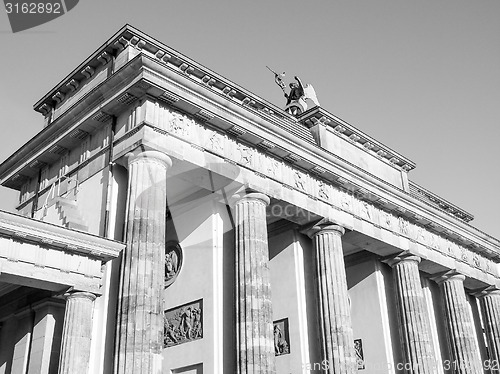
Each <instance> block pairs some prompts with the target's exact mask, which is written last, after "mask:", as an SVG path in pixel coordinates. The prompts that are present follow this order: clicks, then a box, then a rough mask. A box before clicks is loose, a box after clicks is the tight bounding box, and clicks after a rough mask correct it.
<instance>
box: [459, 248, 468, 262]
mask: <svg viewBox="0 0 500 374" xmlns="http://www.w3.org/2000/svg"><path fill="white" fill-rule="evenodd" d="M460 257H461V258H462V261H464V262H467V261H468V259H469V254H468V251H467V249H465V248H464V247H460Z"/></svg>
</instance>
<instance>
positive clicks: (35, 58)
mask: <svg viewBox="0 0 500 374" xmlns="http://www.w3.org/2000/svg"><path fill="white" fill-rule="evenodd" d="M499 17H500V1H498V0H476V1H470V0H468V1H463V0H440V1H430V0H421V1H402V0H393V1H385V0H377V1H374V0H349V1H347V0H346V1H337V0H325V1H322V0H314V1H308V2H306V1H301V2H299V1H295V0H293V1H292V0H286V1H259V0H254V1H234V0H233V1H221V0H217V1H209V0H201V1H190V0H182V1H157V2H153V1H148V0H145V1H135V2H131V1H129V0H125V1H117V0H108V1H97V0H82V1H80V2H79V4H78V5H77V6H76V7H75V8H74V9H73V10H71V11H70V12H69V13H68V14H66V15H64V16H62V17H60V18H58V19H56V20H54V21H52V22H49V23H47V24H44V25H42V26H39V27H37V28H35V29H31V30H28V31H25V32H21V33H17V34H12V33H11V31H10V26H9V24H8V19H7V14H6V13H2V14H0V45H1V47H2V58H1V59H0V113H2V121H1V123H0V129H1V134H2V137H3V141H2V147H1V149H0V160H1V161H3V160H5V158H7V157H8V156H9V155H10V154H12V153H13V152H15V150H16V149H18V148H19V147H20V146H21V145H23V144H24V143H25V142H26V141H28V140H29V139H30V138H31V137H32V136H34V135H35V134H36V133H37V132H38V131H40V130H41V129H42V126H43V122H42V116H41V115H40V114H38V113H36V112H34V111H33V109H32V106H33V104H34V103H35V102H36V101H38V99H40V98H41V97H42V96H43V95H44V94H45V93H46V92H47V91H49V90H50V89H51V88H52V87H54V86H55V85H56V84H57V83H58V82H59V81H60V80H61V79H62V78H64V77H65V76H66V75H67V74H68V73H69V72H70V71H72V70H73V69H74V68H75V67H76V66H77V65H78V64H79V63H80V62H82V61H83V60H84V59H85V58H86V57H88V56H89V55H90V54H91V53H92V52H93V51H94V50H96V49H97V48H98V47H99V46H100V45H101V44H102V43H103V42H105V41H106V40H107V39H108V38H109V37H110V36H111V35H112V34H114V33H115V32H116V31H118V30H119V29H120V28H121V27H122V26H123V25H124V24H125V23H129V24H131V25H132V26H135V27H137V28H139V29H141V30H142V31H144V32H145V33H147V34H149V35H151V36H153V37H155V38H156V39H158V40H160V41H162V42H164V43H165V44H167V45H169V46H170V47H173V48H175V49H177V50H178V51H179V52H181V53H183V54H185V55H187V56H188V57H190V58H192V59H194V60H196V61H198V62H200V63H201V64H203V65H205V66H206V67H208V68H210V69H212V70H214V71H216V72H217V73H219V74H221V75H223V76H225V77H226V78H228V79H230V80H232V81H234V82H235V83H237V84H239V85H241V86H243V87H245V88H247V89H249V90H250V91H252V92H253V93H255V94H257V95H259V96H261V97H262V98H264V99H266V100H268V101H270V102H272V103H274V104H276V105H279V106H281V105H282V104H284V98H283V96H282V93H281V91H280V89H279V88H278V87H277V86H276V85H275V83H274V81H273V76H272V74H271V73H270V72H269V71H268V70H267V69H266V65H269V66H271V67H272V68H274V69H276V70H279V71H286V73H287V74H286V82H287V83H288V82H289V81H291V80H292V79H293V76H294V75H298V76H300V77H301V79H302V80H303V81H304V82H306V83H311V84H313V85H314V87H315V89H316V93H317V95H318V98H319V100H320V102H321V104H322V106H323V108H325V109H326V110H328V111H329V112H331V113H333V114H335V115H337V116H339V117H340V118H342V119H343V120H345V121H347V122H349V123H350V124H352V125H354V126H355V127H357V128H359V129H360V130H362V131H364V132H365V133H367V134H369V135H371V136H373V137H374V138H376V139H377V140H378V141H380V142H382V143H384V144H385V145H387V146H389V147H390V148H392V149H394V150H395V151H397V152H399V153H401V154H403V155H404V156H406V157H408V158H410V159H411V160H412V161H414V162H416V164H417V168H416V169H415V170H413V171H412V172H410V178H411V180H413V181H414V182H416V183H418V184H420V185H421V186H423V187H425V188H427V189H429V190H431V191H433V192H434V193H436V194H438V195H439V196H441V197H443V198H445V199H446V200H448V201H450V202H452V203H454V204H456V205H458V206H460V207H461V208H462V209H465V210H466V211H468V212H469V213H472V214H473V215H474V216H475V219H474V221H473V222H472V224H473V225H474V226H476V227H477V228H479V229H480V230H482V231H485V232H486V233H488V234H490V235H492V236H495V237H497V238H500V220H499V219H498V212H499V211H500V196H499V193H500V175H499V172H498V166H495V165H498V162H500V150H499V146H498V142H499V140H500V136H499V130H498V127H499V122H500V115H499V114H500V21H499ZM17 198H18V197H17V193H12V192H11V191H10V190H7V189H4V188H1V189H0V209H4V210H13V209H14V206H15V205H16V203H17Z"/></svg>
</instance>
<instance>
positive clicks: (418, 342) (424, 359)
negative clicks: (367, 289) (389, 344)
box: [387, 256, 437, 374]
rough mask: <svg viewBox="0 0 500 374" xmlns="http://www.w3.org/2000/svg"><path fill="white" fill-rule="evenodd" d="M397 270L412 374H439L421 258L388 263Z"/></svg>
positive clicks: (406, 354) (404, 345)
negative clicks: (433, 346) (437, 373)
mask: <svg viewBox="0 0 500 374" xmlns="http://www.w3.org/2000/svg"><path fill="white" fill-rule="evenodd" d="M387 262H388V264H389V265H390V266H391V267H392V268H393V276H394V285H395V288H396V298H397V311H398V318H399V334H400V340H401V350H402V352H403V359H404V364H405V367H408V368H410V369H409V370H408V371H407V372H408V373H419V374H420V373H436V372H437V366H436V359H435V357H434V353H433V351H432V343H431V342H432V336H431V330H430V323H429V317H428V314H427V310H426V305H425V299H424V293H423V291H422V285H421V283H420V274H419V270H418V264H419V263H420V258H419V257H417V256H396V257H394V258H392V259H390V260H388V261H387Z"/></svg>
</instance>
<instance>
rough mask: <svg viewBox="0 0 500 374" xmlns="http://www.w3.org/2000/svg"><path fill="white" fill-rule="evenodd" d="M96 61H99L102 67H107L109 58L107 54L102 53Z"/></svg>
mask: <svg viewBox="0 0 500 374" xmlns="http://www.w3.org/2000/svg"><path fill="white" fill-rule="evenodd" d="M97 61H99V62H100V63H101V64H102V65H107V63H108V62H110V61H111V56H110V55H109V53H108V52H106V51H104V52H102V53H101V54H100V55H99V56H97Z"/></svg>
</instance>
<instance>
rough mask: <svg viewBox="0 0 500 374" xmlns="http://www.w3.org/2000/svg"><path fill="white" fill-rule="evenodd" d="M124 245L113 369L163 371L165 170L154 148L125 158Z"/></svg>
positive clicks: (130, 372)
mask: <svg viewBox="0 0 500 374" xmlns="http://www.w3.org/2000/svg"><path fill="white" fill-rule="evenodd" d="M127 161H128V169H129V177H128V198H127V227H126V235H127V236H126V242H127V246H126V248H125V251H124V253H123V257H122V267H121V284H120V299H119V315H118V320H117V323H118V326H117V329H118V331H117V346H116V370H115V372H116V373H118V374H125V373H126V374H135V373H137V374H142V373H151V374H159V373H161V362H162V349H163V298H162V295H163V289H164V272H165V224H166V210H167V206H166V203H167V195H166V192H167V191H166V189H167V187H166V172H167V169H168V168H169V167H170V166H171V165H172V162H171V160H170V158H169V157H168V156H166V155H165V154H163V153H160V152H158V151H143V152H136V153H134V154H129V155H128V156H127Z"/></svg>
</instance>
